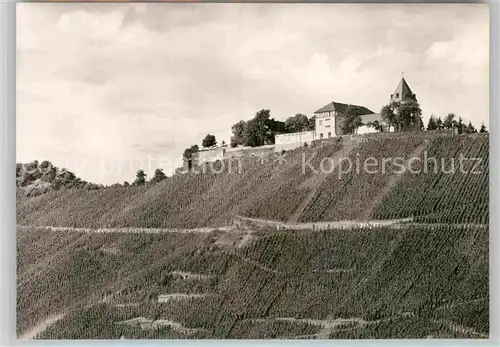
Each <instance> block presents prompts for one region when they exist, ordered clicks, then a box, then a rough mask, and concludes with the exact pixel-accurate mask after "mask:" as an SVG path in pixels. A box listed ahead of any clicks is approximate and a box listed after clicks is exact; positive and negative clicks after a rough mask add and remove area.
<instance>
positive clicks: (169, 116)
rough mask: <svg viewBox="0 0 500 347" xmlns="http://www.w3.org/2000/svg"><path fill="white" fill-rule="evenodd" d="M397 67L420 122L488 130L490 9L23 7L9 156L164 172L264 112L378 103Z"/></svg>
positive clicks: (109, 179)
mask: <svg viewBox="0 0 500 347" xmlns="http://www.w3.org/2000/svg"><path fill="white" fill-rule="evenodd" d="M403 73H404V77H405V79H406V80H407V82H408V84H409V86H410V88H411V89H412V91H413V92H414V93H415V94H416V95H417V99H418V101H419V102H420V106H421V108H422V112H423V116H424V121H425V122H426V123H427V119H428V118H429V115H430V114H434V115H436V116H441V117H445V116H446V115H447V114H448V113H450V112H453V113H455V114H456V115H457V116H461V117H462V118H463V119H465V120H466V121H472V123H473V124H475V125H476V126H477V127H479V126H480V124H481V123H482V122H484V123H485V124H486V126H488V124H489V123H488V117H489V116H488V115H489V107H488V106H489V105H488V104H489V95H488V93H489V13H488V5H487V4H468V5H465V4H446V5H443V4H442V5H438V4H425V5H423V4H421V5H395V4H371V5H369V4H358V5H339V4H199V3H198V4H158V3H156V4H140V3H135V4H117V3H114V4H96V3H94V4H90V3H74V4H68V3H67V4H48V3H45V4H42V3H38V4H37V3H22V4H18V5H17V125H16V132H17V134H16V135H17V161H18V162H28V161H32V160H35V159H36V160H39V161H41V160H49V161H51V162H52V163H53V164H54V165H56V166H58V167H64V168H67V169H68V170H71V171H73V172H74V173H75V174H77V176H79V177H81V178H83V179H84V180H87V181H91V182H96V183H103V184H112V183H115V182H119V183H122V182H123V181H129V182H131V181H133V179H134V177H135V173H136V171H137V170H138V169H144V171H145V172H146V174H148V176H149V177H151V175H152V173H153V172H154V170H155V169H156V168H163V169H164V171H165V173H167V174H171V172H172V170H173V169H174V168H175V167H178V166H180V163H181V158H182V152H183V150H184V149H185V148H186V147H189V146H190V145H192V144H198V145H201V140H202V138H203V137H204V136H205V135H206V134H208V133H211V134H214V135H215V136H216V138H217V140H218V142H219V143H220V142H222V141H223V140H224V141H225V142H227V143H228V142H229V140H230V136H231V126H232V125H233V124H235V123H237V122H238V121H239V120H248V119H251V118H252V117H253V116H254V115H255V112H257V111H258V110H261V109H270V110H271V116H272V117H273V118H275V119H279V120H285V119H286V118H288V117H291V116H293V115H295V114H297V113H303V114H306V115H307V116H309V117H311V116H312V115H313V113H314V111H315V110H317V109H319V108H321V107H322V106H324V105H326V104H327V103H329V102H331V101H338V102H344V103H352V104H357V105H363V106H366V107H368V108H369V109H371V110H373V111H375V112H379V110H380V108H381V107H382V106H383V105H385V104H387V103H388V102H389V97H390V94H392V93H393V92H394V90H395V89H396V87H397V85H398V83H399V81H400V79H401V76H402V74H403Z"/></svg>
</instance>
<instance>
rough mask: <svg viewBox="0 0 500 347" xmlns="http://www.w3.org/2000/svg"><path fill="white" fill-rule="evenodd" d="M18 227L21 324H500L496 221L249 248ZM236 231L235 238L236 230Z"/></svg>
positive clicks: (349, 327)
mask: <svg viewBox="0 0 500 347" xmlns="http://www.w3.org/2000/svg"><path fill="white" fill-rule="evenodd" d="M18 232H19V246H18V247H19V260H18V269H19V270H18V271H19V283H18V316H17V317H18V318H17V319H18V333H19V334H20V335H21V336H22V335H23V334H25V333H26V332H29V331H33V330H34V331H37V332H38V335H37V336H36V337H37V338H49V339H61V338H62V339H73V338H121V337H123V338H128V339H131V338H394V337H406V338H425V337H429V336H432V337H436V338H452V337H468V338H482V337H485V336H487V335H488V332H489V324H488V302H489V300H488V298H489V294H488V233H487V230H486V229H480V228H479V229H473V230H471V229H467V228H461V227H438V228H427V227H409V228H406V229H397V230H394V229H390V228H374V229H373V230H371V231H367V230H364V229H363V230H357V229H352V230H345V231H341V230H325V231H286V230H284V231H258V230H254V231H253V238H252V240H251V242H248V243H246V244H245V245H243V246H242V247H238V246H237V244H238V240H241V239H242V238H243V234H244V233H243V232H238V231H213V232H210V233H191V234H183V233H163V234H144V233H137V234H123V233H114V234H113V233H108V234H99V233H85V234H83V233H81V234H79V233H76V232H75V233H62V232H60V231H59V232H56V231H49V230H46V231H43V230H35V229H30V228H21V229H19V230H18ZM231 235H235V236H236V238H235V239H236V241H235V242H227V239H228V236H231ZM35 243H36V244H37V247H36V248H33V247H32V245H33V244H35ZM33 249H34V250H35V252H32V250H33ZM353 250H356V251H353ZM52 317H57V320H55V319H53V318H52ZM51 319H52V320H51ZM47 321H49V322H50V323H51V324H47ZM47 325H48V326H47ZM34 328H35V329H34ZM37 328H38V329H37Z"/></svg>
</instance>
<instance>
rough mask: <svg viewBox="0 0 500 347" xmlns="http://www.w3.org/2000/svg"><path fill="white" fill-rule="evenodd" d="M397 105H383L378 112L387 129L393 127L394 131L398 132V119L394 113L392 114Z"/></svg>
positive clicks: (393, 103)
mask: <svg viewBox="0 0 500 347" xmlns="http://www.w3.org/2000/svg"><path fill="white" fill-rule="evenodd" d="M397 104H398V103H396V102H392V103H390V104H389V105H385V106H383V107H382V109H381V110H380V116H381V117H382V119H383V120H384V121H385V122H386V123H387V125H388V126H389V127H394V131H398V130H399V129H398V128H399V127H398V125H399V124H398V123H399V119H398V116H397V115H396V113H395V112H394V109H395V108H396V106H397Z"/></svg>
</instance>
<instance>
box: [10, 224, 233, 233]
mask: <svg viewBox="0 0 500 347" xmlns="http://www.w3.org/2000/svg"><path fill="white" fill-rule="evenodd" d="M17 227H18V228H20V229H37V230H49V231H55V232H78V233H102V234H105V233H123V234H127V233H130V234H141V233H144V234H162V233H184V234H189V233H210V232H214V231H232V230H233V229H234V228H233V227H231V226H222V227H217V228H215V227H207V228H193V229H181V228H73V227H56V226H28V225H18V226H17Z"/></svg>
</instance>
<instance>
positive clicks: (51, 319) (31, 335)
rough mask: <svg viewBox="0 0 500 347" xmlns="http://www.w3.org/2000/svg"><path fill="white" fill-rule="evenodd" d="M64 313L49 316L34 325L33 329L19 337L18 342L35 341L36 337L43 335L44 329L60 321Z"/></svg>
mask: <svg viewBox="0 0 500 347" xmlns="http://www.w3.org/2000/svg"><path fill="white" fill-rule="evenodd" d="M65 315H66V313H59V314H55V315H50V316H48V317H47V318H45V319H44V320H42V321H41V322H39V323H38V324H37V325H35V326H34V327H33V328H31V329H30V330H28V331H26V332H25V333H24V334H22V335H21V336H19V340H33V339H35V338H36V337H37V336H38V335H40V334H41V333H43V332H44V331H45V329H47V328H48V327H50V326H51V325H52V324H54V323H56V322H58V321H60V320H61V319H63V318H64V316H65Z"/></svg>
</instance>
